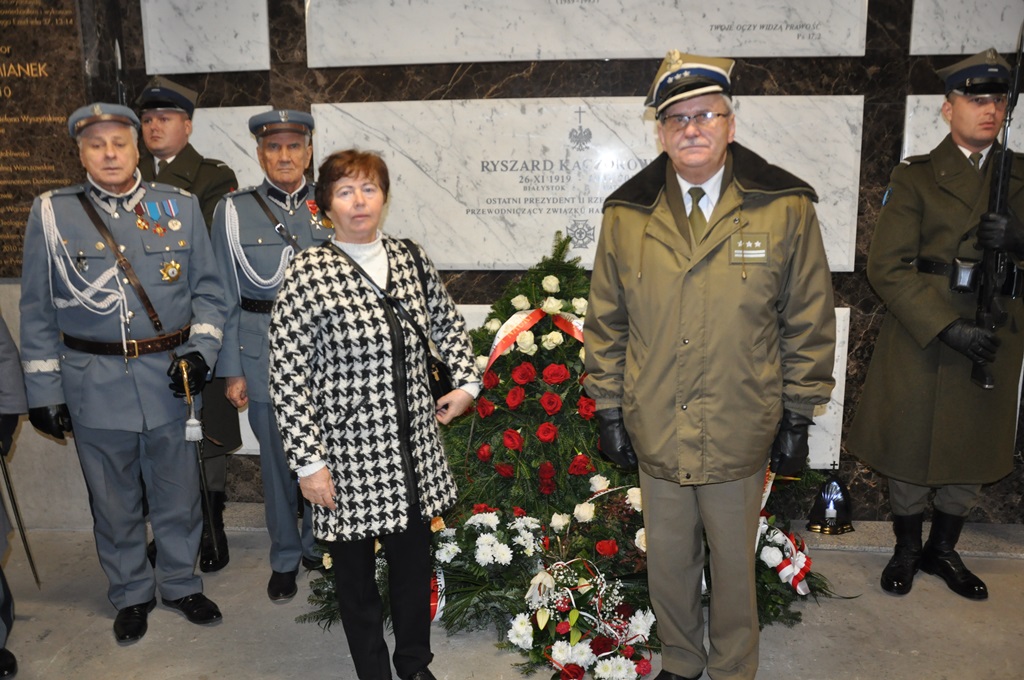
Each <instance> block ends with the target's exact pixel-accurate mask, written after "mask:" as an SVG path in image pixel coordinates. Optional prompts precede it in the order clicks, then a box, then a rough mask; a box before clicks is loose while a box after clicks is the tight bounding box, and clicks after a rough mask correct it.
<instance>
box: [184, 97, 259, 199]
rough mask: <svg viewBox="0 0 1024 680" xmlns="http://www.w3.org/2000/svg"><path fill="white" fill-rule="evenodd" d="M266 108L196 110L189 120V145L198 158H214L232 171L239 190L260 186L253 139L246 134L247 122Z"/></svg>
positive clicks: (228, 107) (233, 107) (238, 107)
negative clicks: (190, 128) (190, 122)
mask: <svg viewBox="0 0 1024 680" xmlns="http://www.w3.org/2000/svg"><path fill="white" fill-rule="evenodd" d="M271 108H272V107H270V106H224V107H221V108H206V109H204V108H199V109H196V111H195V113H194V114H193V116H192V136H191V137H190V138H189V141H190V142H191V143H192V146H194V147H195V148H196V151H198V152H199V153H200V154H201V155H203V156H206V157H207V158H216V159H218V160H221V161H224V162H225V163H227V164H228V167H230V168H231V169H232V170H234V171H235V176H236V177H237V178H238V186H239V187H247V186H252V185H254V184H260V183H261V182H263V170H262V169H260V163H259V161H258V160H256V139H255V138H254V137H253V136H252V135H251V134H250V133H249V119H250V118H251V117H253V116H255V115H256V114H257V113H263V112H264V111H269V110H270V109H271Z"/></svg>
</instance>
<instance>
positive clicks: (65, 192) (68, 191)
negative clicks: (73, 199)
mask: <svg viewBox="0 0 1024 680" xmlns="http://www.w3.org/2000/svg"><path fill="white" fill-rule="evenodd" d="M84 191H85V185H84V184H73V185H71V186H69V187H60V188H59V189H50V190H49V191H46V192H44V193H42V194H39V198H53V197H54V196H71V195H73V194H80V193H82V192H84Z"/></svg>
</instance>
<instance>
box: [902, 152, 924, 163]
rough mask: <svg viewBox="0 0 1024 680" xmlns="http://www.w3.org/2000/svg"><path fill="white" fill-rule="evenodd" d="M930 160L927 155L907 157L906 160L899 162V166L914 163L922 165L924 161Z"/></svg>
mask: <svg viewBox="0 0 1024 680" xmlns="http://www.w3.org/2000/svg"><path fill="white" fill-rule="evenodd" d="M930 159H931V156H930V155H929V154H922V155H920V156H907V157H906V158H904V159H903V160H901V161H900V165H913V164H914V163H924V162H925V161H927V160H930Z"/></svg>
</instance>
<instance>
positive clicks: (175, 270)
mask: <svg viewBox="0 0 1024 680" xmlns="http://www.w3.org/2000/svg"><path fill="white" fill-rule="evenodd" d="M160 276H161V278H163V280H164V281H177V280H178V277H179V276H181V265H180V264H178V263H177V262H175V261H174V260H171V261H170V262H164V264H163V266H162V267H160Z"/></svg>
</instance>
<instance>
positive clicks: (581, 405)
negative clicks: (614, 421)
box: [576, 396, 597, 420]
mask: <svg viewBox="0 0 1024 680" xmlns="http://www.w3.org/2000/svg"><path fill="white" fill-rule="evenodd" d="M596 408H597V402H595V401H594V400H593V399H591V398H590V397H585V396H580V400H579V401H577V402H576V409H577V410H578V411H579V414H580V418H583V420H590V419H591V418H593V417H594V411H595V410H596Z"/></svg>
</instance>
